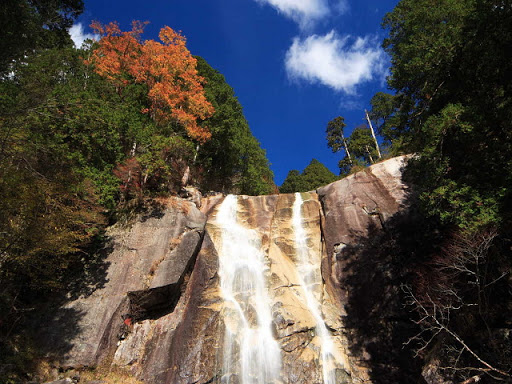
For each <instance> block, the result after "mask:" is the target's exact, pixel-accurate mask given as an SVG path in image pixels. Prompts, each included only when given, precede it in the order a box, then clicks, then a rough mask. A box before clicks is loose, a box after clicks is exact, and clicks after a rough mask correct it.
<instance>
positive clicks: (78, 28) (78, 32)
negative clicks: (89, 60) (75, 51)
mask: <svg viewBox="0 0 512 384" xmlns="http://www.w3.org/2000/svg"><path fill="white" fill-rule="evenodd" d="M69 35H70V36H71V39H72V40H73V42H74V43H75V47H77V48H81V47H82V44H83V43H84V41H85V40H87V39H93V40H98V39H99V38H100V36H99V35H97V34H94V33H84V26H83V25H82V23H77V24H74V25H73V26H72V27H71V28H69Z"/></svg>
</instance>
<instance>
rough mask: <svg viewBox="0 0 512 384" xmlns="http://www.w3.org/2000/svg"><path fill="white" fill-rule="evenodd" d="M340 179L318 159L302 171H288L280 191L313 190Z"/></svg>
mask: <svg viewBox="0 0 512 384" xmlns="http://www.w3.org/2000/svg"><path fill="white" fill-rule="evenodd" d="M336 180H338V177H337V176H336V175H335V174H334V173H332V172H331V171H329V169H328V168H327V167H326V166H325V165H323V164H322V163H321V162H319V161H318V160H316V159H313V160H311V162H310V163H309V165H308V166H307V167H306V168H304V171H302V173H299V171H297V170H295V169H294V170H291V171H290V172H288V175H287V176H286V179H285V180H284V182H283V184H282V185H281V187H279V192H280V193H294V192H307V191H313V190H315V189H317V188H319V187H322V186H324V185H326V184H329V183H332V182H334V181H336Z"/></svg>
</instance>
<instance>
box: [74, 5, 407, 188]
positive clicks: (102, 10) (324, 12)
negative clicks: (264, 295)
mask: <svg viewBox="0 0 512 384" xmlns="http://www.w3.org/2000/svg"><path fill="white" fill-rule="evenodd" d="M397 3H398V0H165V1H164V0H152V1H148V2H144V3H142V2H140V1H134V0H122V1H121V0H109V1H104V0H85V12H84V13H83V15H82V16H81V17H80V19H79V20H78V23H79V24H77V25H75V27H74V28H73V29H72V31H71V32H72V35H74V37H75V39H77V40H79V39H80V38H81V37H84V36H86V35H87V34H88V33H90V32H91V31H90V29H89V27H88V25H89V24H90V22H91V21H92V20H98V21H101V22H103V23H107V22H110V21H118V22H119V23H120V24H121V27H122V29H124V30H128V29H130V23H131V21H132V20H141V21H149V22H150V24H149V25H148V26H147V27H146V30H145V31H146V33H145V35H144V38H145V39H155V40H156V39H157V36H158V31H159V30H160V28H161V27H163V26H164V25H168V26H170V27H171V28H173V29H175V30H181V31H182V33H183V34H184V35H185V36H186V38H187V46H188V48H189V50H190V51H191V52H192V54H194V55H199V56H202V57H204V58H205V59H206V60H207V61H208V63H209V64H210V65H211V66H212V67H214V68H215V69H217V70H219V71H220V72H221V73H222V74H223V75H224V76H225V77H226V79H227V82H228V83H229V84H230V85H231V86H232V87H233V88H234V90H235V94H236V95H237V97H238V99H239V101H240V102H241V104H242V106H243V107H244V113H245V117H246V118H247V120H248V122H249V125H250V127H251V130H252V132H253V134H254V135H255V136H256V137H257V138H258V140H259V141H260V142H261V145H262V147H263V148H264V149H265V150H266V151H267V157H268V158H269V160H270V162H271V164H272V165H271V167H272V170H273V171H274V174H275V181H276V184H277V185H280V184H281V183H282V182H283V180H284V179H285V177H286V175H287V173H288V171H289V170H291V169H298V170H302V169H304V168H305V167H306V166H307V165H308V164H309V162H310V161H311V159H313V158H316V159H317V160H319V161H321V162H322V163H324V164H325V165H326V166H327V167H328V168H329V169H331V171H333V172H334V173H335V174H338V166H337V163H338V160H339V159H340V158H341V156H342V155H341V154H340V153H338V154H332V153H331V151H330V149H329V148H328V147H327V145H326V140H325V127H326V125H327V122H328V121H329V120H331V119H332V118H334V117H336V116H340V115H341V116H343V117H345V122H346V123H347V130H348V131H347V132H348V133H350V131H351V130H352V128H354V127H355V126H357V125H359V124H361V123H362V122H363V118H364V109H365V108H368V107H369V101H370V99H371V97H372V96H373V95H374V94H375V93H376V92H378V91H386V85H385V81H384V79H385V76H386V74H387V70H388V67H389V62H388V60H389V59H388V58H387V56H386V55H385V54H384V52H383V51H382V49H381V48H380V44H381V42H382V39H383V37H384V34H385V32H384V31H383V30H382V29H381V28H380V23H381V20H382V17H383V16H384V15H385V13H386V12H389V11H391V10H392V9H393V7H394V6H395V5H396V4H397ZM80 27H81V28H82V29H81V28H80Z"/></svg>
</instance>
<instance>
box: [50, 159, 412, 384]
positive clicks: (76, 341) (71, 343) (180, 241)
mask: <svg viewBox="0 0 512 384" xmlns="http://www.w3.org/2000/svg"><path fill="white" fill-rule="evenodd" d="M404 161H405V160H404V158H395V159H391V160H387V161H385V162H383V163H380V164H377V165H374V166H372V167H370V168H369V169H368V170H365V171H363V172H360V173H357V174H355V175H352V176H349V177H347V178H345V179H343V180H340V181H337V182H335V183H332V184H330V185H328V186H326V187H323V188H320V189H319V190H318V191H317V193H314V192H311V193H303V194H300V195H299V196H297V195H294V194H283V195H272V196H259V197H248V196H239V197H238V198H237V201H236V207H237V209H236V213H234V215H235V216H236V217H234V218H233V220H235V221H236V223H237V224H236V225H237V226H238V225H240V226H241V227H243V228H245V230H246V231H247V233H250V236H251V240H250V241H251V242H252V243H251V244H258V249H259V252H260V253H261V260H262V261H261V263H262V264H263V266H262V271H263V272H262V276H260V278H261V279H262V280H261V281H264V285H265V288H266V297H267V299H268V310H269V313H271V323H270V325H269V326H270V328H271V330H270V331H271V337H272V338H273V340H274V341H275V342H276V343H277V345H278V348H279V350H280V353H279V355H280V357H278V359H279V360H280V361H279V362H277V363H278V364H279V367H280V370H279V373H278V375H279V377H277V378H275V379H272V381H269V382H275V383H283V384H285V383H289V384H292V383H293V384H303V383H304V384H305V383H308V384H309V383H310V384H320V383H328V384H331V383H332V384H334V383H363V382H365V383H366V382H370V379H369V374H368V369H369V367H368V365H367V364H365V353H366V352H365V351H364V350H360V351H358V352H357V353H354V350H355V349H353V348H351V345H350V344H351V343H353V342H354V341H353V340H352V339H351V338H349V337H347V335H348V334H349V331H348V330H347V324H346V315H347V311H346V308H345V306H346V304H347V299H346V298H347V291H346V287H345V286H344V285H343V282H344V280H343V276H344V274H345V273H346V267H347V264H346V263H347V261H346V258H344V257H343V252H344V249H345V248H346V247H350V246H354V245H355V244H356V243H357V241H358V239H359V238H360V237H361V236H366V235H368V231H369V230H370V229H371V228H377V229H379V228H381V227H382V226H385V223H386V220H388V219H389V218H390V217H391V216H392V215H393V214H395V213H396V212H397V211H398V210H399V209H400V207H401V204H402V203H403V200H404V196H405V193H406V188H405V186H404V185H403V184H402V183H401V180H400V179H401V172H400V168H401V166H402V165H403V162H404ZM298 202H299V203H298ZM196 203H197V202H196ZM223 203H224V197H223V196H222V195H216V196H213V197H210V198H204V199H203V201H202V203H201V204H193V203H192V202H189V201H184V200H181V199H178V198H175V199H171V200H170V201H169V202H168V204H166V206H165V208H163V209H161V210H160V211H156V212H154V213H153V214H152V215H150V216H149V217H144V218H141V220H139V221H137V223H136V224H135V225H134V226H133V227H132V228H130V229H128V230H126V229H124V230H123V229H114V230H111V234H110V235H111V238H112V241H111V243H112V251H111V252H110V253H109V254H108V257H107V259H106V263H107V265H108V268H107V271H106V278H105V282H104V284H103V285H102V286H100V287H99V288H98V289H96V290H94V291H93V292H92V293H91V294H89V295H83V296H81V297H78V298H75V299H70V301H69V302H68V303H66V304H65V305H64V306H62V307H61V309H60V310H58V311H57V312H56V314H55V316H54V318H53V319H51V320H50V321H48V322H47V324H46V326H45V327H44V329H43V332H42V335H43V341H44V342H45V343H46V344H47V345H51V346H52V348H51V353H49V355H50V356H52V357H53V358H54V359H56V360H57V361H58V362H59V364H60V365H61V366H67V367H83V366H97V365H100V364H114V365H117V366H119V367H122V368H125V369H126V370H128V371H130V372H132V373H133V375H134V376H136V377H138V378H140V379H142V380H144V382H147V383H155V384H163V383H173V384H174V383H241V384H245V383H247V382H250V383H253V382H254V383H255V382H258V383H259V381H254V380H256V379H255V378H254V377H252V378H251V377H250V376H251V375H252V373H251V374H248V373H247V372H249V371H250V369H251V367H248V366H246V365H247V364H245V363H244V364H245V365H244V364H243V363H242V361H244V360H243V356H244V353H245V352H244V351H246V350H247V351H251V347H250V344H251V343H257V342H258V341H257V340H253V341H250V339H247V338H246V337H247V332H249V333H250V332H251V329H252V328H254V324H256V323H257V322H258V319H259V317H261V316H263V314H262V309H261V308H262V307H260V306H258V305H260V304H261V303H254V300H252V299H251V298H252V297H253V294H252V293H251V292H252V291H251V289H253V287H252V286H249V285H250V284H249V285H247V286H242V288H241V289H242V290H241V291H237V292H238V293H236V298H233V297H228V295H227V293H226V288H225V287H224V288H223V284H222V281H223V280H222V279H223V278H224V279H225V276H223V273H219V271H220V270H221V268H220V263H222V262H225V259H223V255H224V254H223V252H225V248H226V245H225V244H226V243H225V241H226V231H228V230H229V229H226V228H225V227H223V224H222V223H221V220H220V218H219V210H220V207H221V206H222V204H223ZM196 205H200V206H201V207H202V208H201V210H202V212H201V211H199V209H198V208H197V206H196ZM297 215H299V218H298V219H297V217H298V216H297ZM297 234H299V236H297ZM223 260H224V261H223ZM243 273H247V274H248V275H247V278H240V282H241V284H242V285H243V283H244V282H247V281H252V280H250V279H252V277H251V276H249V274H250V273H253V272H252V271H246V272H243ZM244 295H245V296H247V297H245V298H244ZM239 299H240V300H242V299H243V300H245V299H246V300H247V301H239ZM267 299H265V300H267ZM251 300H252V301H251ZM235 301H236V302H238V303H240V302H241V303H242V304H236V303H235ZM237 305H239V306H240V308H239V309H237V310H236V311H235V312H233V311H234V310H233V308H234V306H237ZM242 307H243V308H242ZM70 313H72V314H73V316H68V315H69V314H70ZM236 313H238V314H239V315H237V314H236ZM234 316H235V317H234ZM236 316H241V317H246V319H245V320H244V319H236ZM66 317H68V318H70V319H71V320H70V321H61V320H62V319H65V318H66ZM70 323H72V324H70ZM235 323H236V324H246V326H247V328H248V329H249V331H246V330H241V329H239V328H240V327H239V326H236V327H235V326H234V325H233V324H235ZM251 327H252V328H251ZM228 330H229V332H232V333H233V335H232V334H231V333H229V332H228ZM233 330H234V331H233ZM244 332H245V333H244ZM228 333H229V335H230V336H229V337H230V338H231V339H229V343H228V342H227V341H228V336H227V335H228ZM247 340H249V341H247ZM227 345H229V346H230V347H229V348H227V347H226V346H227ZM247 348H248V349H247ZM228 349H229V351H228ZM227 360H229V364H226V361H227ZM256 360H258V358H257V357H255V356H253V357H252V358H249V359H248V361H249V363H248V364H249V365H250V364H256V363H255V361H256ZM244 372H245V373H244ZM251 372H252V371H251ZM268 377H270V376H268Z"/></svg>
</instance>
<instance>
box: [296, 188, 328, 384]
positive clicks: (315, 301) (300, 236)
mask: <svg viewBox="0 0 512 384" xmlns="http://www.w3.org/2000/svg"><path fill="white" fill-rule="evenodd" d="M302 204H303V200H302V196H301V194H300V193H296V194H295V201H294V203H293V216H292V221H293V230H294V232H295V247H296V253H297V261H296V264H297V271H298V275H299V282H300V285H301V286H302V288H303V289H304V295H305V298H306V305H307V306H308V308H309V310H310V312H311V314H312V315H313V318H314V319H315V322H316V327H315V329H316V334H317V336H318V337H319V339H320V343H321V352H320V362H321V364H322V375H323V381H324V384H335V383H336V376H335V366H334V363H335V360H334V356H333V341H332V339H331V334H330V333H329V331H328V329H327V327H326V326H325V322H324V320H323V318H322V312H321V309H320V308H321V306H320V302H321V289H322V276H321V272H320V268H318V263H314V262H313V260H312V258H311V255H310V252H309V248H308V246H307V236H306V231H305V230H304V227H303V225H302V213H301V210H302Z"/></svg>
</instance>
